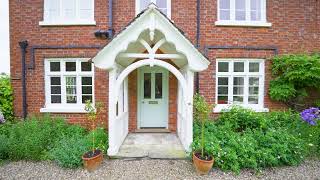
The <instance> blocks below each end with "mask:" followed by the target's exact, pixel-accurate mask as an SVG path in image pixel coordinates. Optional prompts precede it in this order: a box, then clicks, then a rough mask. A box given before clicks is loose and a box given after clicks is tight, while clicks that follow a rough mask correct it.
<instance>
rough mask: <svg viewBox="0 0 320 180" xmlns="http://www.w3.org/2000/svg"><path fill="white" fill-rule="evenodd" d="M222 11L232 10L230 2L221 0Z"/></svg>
mask: <svg viewBox="0 0 320 180" xmlns="http://www.w3.org/2000/svg"><path fill="white" fill-rule="evenodd" d="M219 8H220V9H230V0H220V1H219Z"/></svg>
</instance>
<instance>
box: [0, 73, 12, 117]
mask: <svg viewBox="0 0 320 180" xmlns="http://www.w3.org/2000/svg"><path fill="white" fill-rule="evenodd" d="M0 111H1V112H2V113H3V115H4V117H5V119H6V120H9V121H11V120H13V119H14V114H13V90H12V87H11V83H10V78H9V76H7V75H0Z"/></svg>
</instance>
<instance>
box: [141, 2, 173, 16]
mask: <svg viewBox="0 0 320 180" xmlns="http://www.w3.org/2000/svg"><path fill="white" fill-rule="evenodd" d="M150 1H151V2H152V3H153V4H157V3H156V1H157V0H150ZM166 1H167V17H168V18H169V19H171V0H166ZM146 8H147V7H146ZM140 12H141V11H140V0H136V16H137V15H138V14H139V13H140Z"/></svg>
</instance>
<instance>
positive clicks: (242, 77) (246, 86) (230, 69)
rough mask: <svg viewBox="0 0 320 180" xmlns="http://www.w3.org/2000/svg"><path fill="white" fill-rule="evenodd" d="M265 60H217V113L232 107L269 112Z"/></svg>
mask: <svg viewBox="0 0 320 180" xmlns="http://www.w3.org/2000/svg"><path fill="white" fill-rule="evenodd" d="M264 76H265V73H264V60H263V59H217V62H216V93H215V94H216V97H215V99H216V101H215V102H216V104H217V105H216V107H215V109H214V111H215V112H220V111H221V110H223V109H228V108H229V107H231V106H232V105H239V106H243V107H246V108H251V109H253V110H256V111H267V109H266V108H264V78H265V77H264Z"/></svg>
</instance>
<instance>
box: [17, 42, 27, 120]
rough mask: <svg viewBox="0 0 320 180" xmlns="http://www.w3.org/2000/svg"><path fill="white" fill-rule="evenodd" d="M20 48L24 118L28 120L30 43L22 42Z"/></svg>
mask: <svg viewBox="0 0 320 180" xmlns="http://www.w3.org/2000/svg"><path fill="white" fill-rule="evenodd" d="M19 46H20V49H21V67H22V69H21V76H22V81H21V83H22V117H23V119H26V117H27V115H28V112H27V85H26V53H27V47H28V41H26V40H24V41H20V42H19Z"/></svg>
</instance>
